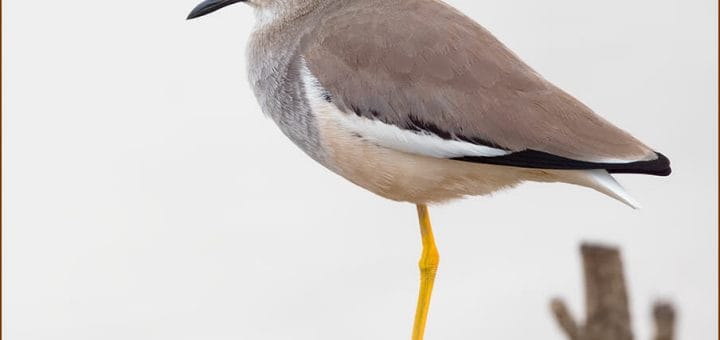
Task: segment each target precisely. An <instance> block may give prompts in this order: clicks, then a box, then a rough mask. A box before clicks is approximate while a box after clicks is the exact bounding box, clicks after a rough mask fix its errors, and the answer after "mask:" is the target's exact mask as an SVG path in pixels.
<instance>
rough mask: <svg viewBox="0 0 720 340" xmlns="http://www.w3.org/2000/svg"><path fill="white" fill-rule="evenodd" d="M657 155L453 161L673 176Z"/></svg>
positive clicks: (530, 154)
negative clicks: (626, 159)
mask: <svg viewBox="0 0 720 340" xmlns="http://www.w3.org/2000/svg"><path fill="white" fill-rule="evenodd" d="M655 154H657V158H656V159H653V160H649V161H637V162H631V163H593V162H587V161H579V160H575V159H570V158H565V157H561V156H557V155H553V154H549V153H546V152H542V151H536V150H525V151H520V152H514V153H511V154H508V155H505V156H498V157H457V158H453V159H455V160H459V161H464V162H472V163H485V164H494V165H504V166H514V167H520V168H533V169H552V170H592V169H604V170H607V171H608V172H609V173H615V174H642V175H653V176H669V175H670V174H671V173H672V169H671V168H670V160H669V159H668V158H667V157H665V155H663V154H661V153H659V152H655Z"/></svg>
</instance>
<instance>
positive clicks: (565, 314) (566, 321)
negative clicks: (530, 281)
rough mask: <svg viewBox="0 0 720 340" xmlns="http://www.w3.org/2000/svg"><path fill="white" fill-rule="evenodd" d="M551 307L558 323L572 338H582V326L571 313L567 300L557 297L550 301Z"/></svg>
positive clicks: (575, 339) (576, 339)
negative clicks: (580, 326) (579, 325)
mask: <svg viewBox="0 0 720 340" xmlns="http://www.w3.org/2000/svg"><path fill="white" fill-rule="evenodd" d="M550 308H551V309H552V312H553V314H554V315H555V320H557V323H558V325H560V328H562V330H563V331H565V334H566V335H567V336H568V338H569V339H570V340H580V328H579V327H578V324H577V322H576V321H575V319H574V318H573V317H572V315H571V314H570V311H569V310H568V308H567V306H566V305H565V302H563V301H562V300H561V299H559V298H555V299H553V300H552V302H551V303H550Z"/></svg>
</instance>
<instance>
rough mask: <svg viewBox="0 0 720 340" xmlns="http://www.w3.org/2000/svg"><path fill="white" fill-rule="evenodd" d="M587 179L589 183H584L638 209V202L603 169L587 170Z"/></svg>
mask: <svg viewBox="0 0 720 340" xmlns="http://www.w3.org/2000/svg"><path fill="white" fill-rule="evenodd" d="M585 173H586V174H587V177H588V178H587V179H588V180H589V182H590V183H587V184H584V185H586V186H589V187H591V188H593V189H595V190H597V191H599V192H602V193H603V194H605V195H608V196H610V197H612V198H614V199H616V200H618V201H620V202H623V203H625V204H627V205H628V206H630V207H631V208H633V209H640V203H639V202H638V201H637V200H635V199H634V198H633V197H632V196H630V194H628V192H627V191H625V188H623V187H622V185H620V183H618V181H616V180H615V178H614V177H613V176H612V175H610V174H609V173H608V172H607V171H605V170H587V171H585Z"/></svg>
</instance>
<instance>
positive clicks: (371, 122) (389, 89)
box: [302, 0, 669, 174]
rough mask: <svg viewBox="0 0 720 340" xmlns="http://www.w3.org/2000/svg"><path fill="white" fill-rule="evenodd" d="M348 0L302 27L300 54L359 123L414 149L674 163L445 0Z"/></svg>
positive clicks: (586, 164)
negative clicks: (318, 21)
mask: <svg viewBox="0 0 720 340" xmlns="http://www.w3.org/2000/svg"><path fill="white" fill-rule="evenodd" d="M353 4H354V5H352V6H345V7H344V8H342V9H339V10H337V11H336V12H335V13H334V14H332V15H329V16H327V17H326V18H324V19H323V21H322V23H321V24H320V25H318V29H316V30H314V31H313V32H312V33H311V34H308V35H307V37H306V38H305V39H304V41H303V42H302V56H303V58H304V60H305V66H306V69H307V71H308V72H309V77H311V78H312V81H313V82H314V83H315V84H316V85H318V87H319V88H320V90H319V91H321V92H322V93H323V96H324V97H325V98H326V99H327V100H328V101H332V103H333V104H334V105H335V106H337V107H338V108H339V109H340V111H341V112H342V113H343V114H344V115H346V116H347V117H344V118H346V119H348V120H349V126H353V124H355V126H356V128H358V129H359V130H362V131H359V132H358V133H359V134H362V133H366V134H370V135H376V137H377V136H378V135H379V137H377V138H378V139H379V140H380V142H384V143H380V144H389V146H390V147H393V148H398V149H400V150H402V151H408V150H409V151H411V152H412V151H413V150H414V149H418V148H419V149H421V150H420V151H421V152H418V153H421V154H428V152H422V151H423V150H425V149H426V148H431V149H432V148H433V147H434V148H435V149H437V148H440V149H441V151H442V150H445V149H448V148H449V149H451V150H453V152H450V153H445V154H446V155H447V157H448V158H457V159H461V160H466V161H473V162H484V163H493V164H501V165H511V166H520V167H532V168H551V169H598V168H600V169H602V168H604V169H608V170H609V171H612V172H642V173H653V174H665V173H666V172H669V162H668V161H667V158H665V157H664V156H662V155H660V154H658V153H655V152H654V151H653V150H651V149H650V148H648V147H647V146H645V145H644V144H643V143H641V142H640V141H638V140H637V139H635V138H634V137H632V136H631V135H629V134H628V133H626V132H625V131H623V130H621V129H619V128H617V127H615V126H613V125H612V124H610V123H609V122H607V121H606V120H604V119H603V118H601V117H599V116H598V115H596V114H595V113H594V112H593V111H592V110H591V109H589V108H588V107H587V106H585V105H583V104H582V103H580V102H579V101H578V100H576V99H575V98H573V97H572V96H570V95H569V94H567V93H566V92H564V91H562V90H561V89H559V88H557V87H555V86H554V85H552V84H551V83H549V82H548V81H546V80H545V79H543V78H542V77H541V76H540V75H538V74H537V73H536V72H535V71H534V70H532V69H531V68H530V67H529V66H528V65H526V64H525V63H524V62H522V61H521V60H520V59H519V58H518V57H517V56H516V55H515V54H513V53H512V52H511V51H510V50H509V49H508V48H507V47H505V46H504V45H503V44H502V43H500V42H499V41H498V40H497V39H496V38H495V37H494V36H492V34H490V33H489V32H488V31H487V30H485V29H484V28H483V27H481V26H480V25H478V24H477V23H475V22H474V21H473V20H472V19H470V18H468V17H466V16H464V15H463V14H461V13H460V12H458V11H457V10H455V9H453V8H452V7H450V6H448V5H446V4H444V3H443V2H441V1H436V0H404V1H398V0H366V1H357V2H354V3H353ZM358 124H360V125H361V127H357V125H358ZM378 129H379V130H381V131H378ZM383 129H384V131H383ZM360 132H362V133H360ZM400 133H404V135H403V134H400ZM408 133H410V134H411V135H408ZM412 134H414V135H418V136H421V137H422V136H424V137H425V138H426V139H424V140H423V141H424V142H423V141H418V140H416V139H417V138H411V137H408V136H412ZM383 136H384V137H383ZM418 138H419V137H418ZM427 138H431V139H433V140H435V141H437V140H442V141H444V142H450V143H456V144H457V145H455V144H453V145H446V144H443V145H444V146H438V143H433V140H429V139H427ZM388 139H389V141H388ZM386 146H387V145H386ZM464 148H468V149H474V150H476V151H477V150H478V149H480V150H481V151H478V152H473V151H467V152H465V151H463V150H464ZM415 151H417V150H415ZM431 151H432V150H431ZM436 151H437V150H436ZM429 155H431V156H438V155H443V153H442V152H439V153H438V152H434V153H433V152H429Z"/></svg>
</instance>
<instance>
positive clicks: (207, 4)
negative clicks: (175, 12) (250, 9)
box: [187, 0, 245, 20]
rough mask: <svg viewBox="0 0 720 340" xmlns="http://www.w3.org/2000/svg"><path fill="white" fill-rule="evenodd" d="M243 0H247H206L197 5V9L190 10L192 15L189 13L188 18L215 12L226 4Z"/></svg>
mask: <svg viewBox="0 0 720 340" xmlns="http://www.w3.org/2000/svg"><path fill="white" fill-rule="evenodd" d="M242 1H245V0H205V1H203V2H202V3H201V4H199V5H197V6H196V7H195V9H193V10H192V12H190V15H188V17H187V19H188V20H190V19H195V18H197V17H201V16H203V15H205V14H210V13H212V12H215V11H217V10H219V9H221V8H223V7H225V6H229V5H232V4H234V3H237V2H242Z"/></svg>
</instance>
